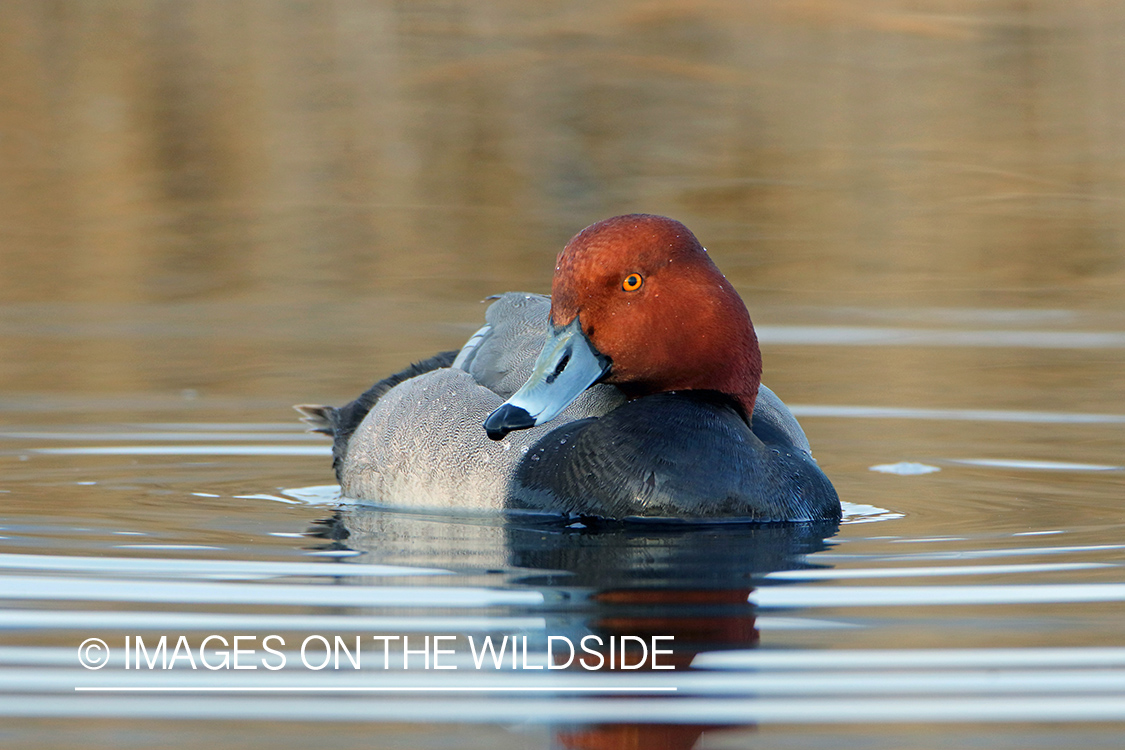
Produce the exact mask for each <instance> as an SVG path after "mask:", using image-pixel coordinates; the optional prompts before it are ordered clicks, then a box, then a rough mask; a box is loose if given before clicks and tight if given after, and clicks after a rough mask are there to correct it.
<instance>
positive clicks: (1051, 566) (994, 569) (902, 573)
mask: <svg viewBox="0 0 1125 750" xmlns="http://www.w3.org/2000/svg"><path fill="white" fill-rule="evenodd" d="M1112 567H1115V565H1114V564H1113V563H1092V562H1091V563H1077V562H1076V563H1030V564H1027V565H953V566H947V567H937V566H929V567H901V568H806V569H798V570H776V571H774V572H772V573H767V574H766V575H765V577H766V578H769V579H773V580H796V581H828V580H848V579H853V578H914V577H923V578H929V577H934V576H983V575H1011V574H1014V573H1049V572H1058V571H1069V570H1092V569H1095V568H1112Z"/></svg>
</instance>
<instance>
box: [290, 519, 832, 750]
mask: <svg viewBox="0 0 1125 750" xmlns="http://www.w3.org/2000/svg"><path fill="white" fill-rule="evenodd" d="M837 529H838V524H837V523H836V522H832V521H825V522H818V523H806V524H801V523H797V524H794V523H789V524H769V525H720V526H694V527H693V526H682V527H679V528H672V527H660V528H652V527H644V526H636V525H623V524H616V525H612V526H608V527H602V528H575V527H574V526H563V525H562V524H561V523H558V524H546V523H529V522H527V521H526V520H524V519H518V518H517V519H508V520H500V519H488V520H486V519H464V518H462V519H455V518H442V517H434V516H420V515H414V514H409V513H402V512H397V511H384V510H374V509H366V508H363V507H359V506H354V507H347V508H341V509H340V510H338V511H337V512H336V514H335V515H333V516H332V517H331V518H329V519H326V520H324V521H323V522H321V523H320V524H318V527H317V529H316V530H315V531H313V532H311V533H312V534H313V535H315V536H317V537H319V538H321V539H324V540H326V543H325V544H322V545H319V548H320V549H338V550H354V551H361V552H364V553H366V554H364V556H363V557H362V559H363V560H364V562H371V563H383V564H396V565H412V566H418V567H431V568H432V567H438V568H444V569H449V570H453V571H455V572H456V573H457V574H459V575H462V576H464V577H465V580H467V581H471V582H472V583H471V584H470V585H482V584H483V585H488V586H502V587H505V588H510V589H514V590H528V589H531V590H538V591H541V592H542V593H543V595H544V598H545V601H546V602H547V603H548V606H547V608H546V610H545V611H544V610H539V609H535V610H533V612H534V614H536V615H540V616H543V617H545V619H546V632H545V634H543V635H542V636H540V640H541V641H545V639H546V636H547V635H548V634H549V635H560V636H565V637H566V638H567V639H568V640H569V641H570V642H571V643H574V644H576V645H577V644H578V643H579V642H580V641H581V640H582V638H583V637H584V636H588V635H595V636H598V637H599V638H600V639H601V643H602V644H604V646H602V647H601V648H600V649H599V648H597V647H596V646H595V645H590V644H596V641H594V640H593V639H588V640H587V644H588V645H589V648H591V649H592V650H595V651H599V652H600V653H601V655H602V656H603V657H604V662H603V664H602V666H601V668H602V670H610V669H613V668H615V667H616V668H620V662H621V658H622V654H621V653H620V652H619V651H616V652H615V654H614V660H613V662H611V661H610V658H609V657H610V654H609V645H608V644H609V643H610V639H611V638H612V639H614V641H615V642H616V643H618V644H619V643H621V636H635V637H638V638H640V639H643V641H644V642H645V643H651V642H652V641H651V637H652V636H673V638H674V640H672V641H663V642H661V644H660V648H662V649H665V648H670V649H671V650H672V652H673V653H672V654H671V655H662V656H661V657H660V661H659V663H660V664H662V665H664V664H670V665H673V666H674V667H675V670H677V671H683V670H688V669H691V666H690V665H691V663H692V660H693V659H694V657H695V655H696V654H698V653H700V652H704V651H719V650H730V649H747V648H754V647H756V646H757V645H758V642H759V639H760V634H759V631H758V628H757V625H756V612H755V609H754V606H753V605H752V604H751V603H750V602H749V595H750V593H751V592H752V591H753V590H754V587H755V585H756V580H757V579H760V578H761V577H763V576H765V575H766V574H768V573H771V572H773V571H780V570H794V569H801V568H810V567H814V566H813V565H811V564H810V563H809V562H807V560H806V556H807V555H809V554H811V553H813V552H817V551H819V550H823V549H825V548H826V547H827V543H826V540H827V539H828V538H829V537H831V536H832V535H834V534H835V533H836V531H837ZM513 614H518V615H527V614H528V612H527V610H526V609H524V608H521V609H520V611H519V612H515V613H513ZM529 640H534V638H533V637H531V636H529ZM626 640H627V649H626V651H625V654H624V658H625V663H626V664H630V665H632V664H636V663H638V662H639V661H641V658H642V655H641V654H640V653H639V651H635V650H632V649H633V648H638V649H639V646H634V645H633V644H636V643H637V641H635V640H634V639H626ZM539 645H540V647H541V648H545V645H546V644H545V642H542V643H540V644H539ZM566 656H567V654H566V653H565V651H564V652H563V653H562V654H558V653H556V654H555V659H556V663H561V661H565V657H566ZM560 660H561V661H560ZM597 661H598V659H597V658H596V657H594V656H592V655H587V664H591V663H596V662H597ZM651 665H652V659H651V658H649V659H648V660H647V661H646V663H645V666H644V667H643V668H642V669H640V670H637V671H631V672H629V674H633V675H637V676H638V677H639V678H640V676H641V673H642V672H644V671H647V670H650V669H651ZM569 669H572V670H573V669H577V670H579V671H582V672H587V671H588V669H587V668H586V667H579V665H578V664H577V660H575V662H574V663H572V664H571V665H570V667H569ZM655 674H660V675H665V676H666V675H674V674H676V672H675V671H670V670H669V671H660V672H656V673H655ZM642 679H643V678H642ZM603 700H607V701H608V700H617V699H616V698H612V697H610V698H604V699H603ZM669 700H675V698H669ZM720 728H724V727H717V726H708V725H703V724H652V723H645V722H635V723H632V722H619V723H613V724H582V723H581V722H580V721H576V722H575V723H574V724H572V725H566V726H561V725H559V726H555V727H554V728H553V730H552V731H553V737H554V742H555V744H556V746H557V747H561V748H581V749H583V750H588V749H593V748H638V749H639V748H655V749H657V750H660V749H662V748H663V749H667V750H671V749H672V748H684V749H686V748H690V747H692V746H693V745H694V744H695V743H696V742H697V741H698V740H699V738H700V737H701V736H702V734H703V733H704V732H705V731H708V730H713V729H720ZM725 728H730V727H725ZM743 728H745V727H743Z"/></svg>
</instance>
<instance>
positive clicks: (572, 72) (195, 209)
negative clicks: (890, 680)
mask: <svg viewBox="0 0 1125 750" xmlns="http://www.w3.org/2000/svg"><path fill="white" fill-rule="evenodd" d="M1123 71H1125V4H1122V3H1119V2H1114V1H1113V0H1100V1H1099V0H1089V1H1085V0H1079V1H1076V2H1071V1H1067V0H1018V1H1017V0H1011V1H1010V2H989V3H980V2H971V1H969V0H930V1H924V0H922V1H913V2H910V1H907V0H897V1H896V0H864V1H860V0H857V1H855V2H829V1H827V0H761V1H759V2H742V1H736V0H715V1H713V2H584V3H583V2H576V3H558V2H548V3H534V4H527V3H523V2H508V1H507V0H491V1H490V2H471V1H468V0H466V1H464V2H459V1H457V0H433V1H428V0H420V1H418V2H380V1H378V0H338V1H334V2H329V1H327V0H309V1H308V2H251V1H249V0H246V1H232V2H220V1H219V0H210V1H199V0H134V1H132V2H127V1H124V0H90V1H88V2H83V1H82V0H67V1H62V2H42V1H41V0H6V2H4V4H3V7H2V9H0V345H2V346H3V350H4V351H5V352H6V354H5V355H4V357H3V359H4V361H3V363H2V364H0V389H2V390H3V391H5V392H7V393H12V392H17V393H25V394H32V393H48V394H50V393H53V392H59V391H71V392H73V391H78V392H112V393H134V392H150V391H159V392H164V391H169V392H174V391H176V389H199V390H200V392H203V393H214V392H221V393H234V394H241V395H245V394H248V393H265V394H268V395H270V396H271V397H276V398H278V399H284V398H294V399H296V400H301V399H302V397H305V398H307V397H308V395H309V394H308V392H309V391H310V390H313V391H320V392H324V391H328V392H329V393H330V394H336V393H348V392H351V391H352V390H354V387H355V384H357V383H360V382H361V381H363V380H366V379H368V378H369V377H373V376H375V375H378V374H380V370H383V369H387V368H392V367H395V366H397V365H398V364H399V363H400V362H402V361H403V360H404V359H407V358H410V357H419V356H425V355H427V354H429V353H431V352H432V351H433V350H434V349H437V348H443V347H449V346H455V345H457V343H458V342H459V340H463V338H464V335H465V333H466V332H467V331H471V330H472V329H474V328H475V327H476V325H478V321H479V319H480V315H481V311H480V307H479V305H478V304H477V300H479V299H481V298H482V297H484V296H485V295H487V294H491V293H495V292H498V291H503V290H506V289H516V288H522V289H528V290H531V291H545V290H546V289H547V288H548V285H549V279H550V274H551V271H552V269H553V259H554V255H555V253H556V252H557V250H558V249H559V248H560V247H561V245H562V243H563V242H565V240H566V239H567V238H568V237H569V236H571V235H572V234H574V233H575V232H576V231H578V230H579V229H581V228H582V227H584V226H586V225H587V224H589V223H591V222H593V221H595V220H598V219H601V218H604V217H606V216H609V215H612V214H616V213H622V212H627V211H635V210H640V211H650V212H656V213H665V214H668V215H671V216H674V217H676V218H679V219H681V220H682V221H684V222H685V223H687V224H688V226H690V227H691V228H692V229H693V230H694V231H695V232H696V234H697V235H698V236H699V237H700V238H701V240H702V241H703V242H704V244H705V245H707V246H708V247H709V248H710V249H711V251H712V253H713V255H714V257H715V259H716V261H717V262H718V263H719V265H720V267H721V268H723V270H724V271H725V272H726V273H727V274H728V275H729V276H730V277H731V279H732V280H733V281H734V282H735V284H736V286H737V287H738V288H739V290H740V291H741V292H742V293H743V295H744V296H745V297H746V298H747V301H748V304H749V306H750V309H751V312H752V313H753V314H754V315H755V319H756V320H757V321H758V322H762V321H763V320H764V321H765V322H766V323H767V324H768V323H770V322H771V321H772V322H782V323H784V322H791V321H793V320H797V321H798V322H800V321H802V320H805V319H806V318H809V319H811V320H812V321H813V322H822V320H824V319H826V320H828V321H829V322H832V321H834V320H836V319H838V317H839V316H840V315H843V314H844V313H839V312H838V311H839V310H845V311H851V313H848V314H854V313H855V310H856V309H865V310H876V311H879V310H881V311H883V312H882V313H880V314H881V315H883V317H882V318H879V323H880V324H887V323H888V321H892V322H893V321H894V320H896V319H897V320H901V319H905V320H907V322H910V320H909V316H908V315H906V311H910V310H916V309H920V308H924V309H926V310H931V311H932V310H937V311H939V312H940V311H942V310H962V309H969V310H979V309H981V308H985V309H993V308H995V309H1007V308H1014V309H1019V310H1029V309H1030V310H1043V311H1046V312H1045V313H1044V314H1045V315H1047V316H1048V317H1047V318H1044V320H1046V321H1047V322H1048V323H1050V322H1051V321H1052V320H1053V319H1052V318H1050V311H1053V310H1065V311H1069V312H1068V314H1073V313H1074V311H1087V312H1092V313H1097V315H1098V316H1100V317H1097V318H1091V319H1090V320H1089V321H1087V322H1086V323H1084V324H1083V325H1085V327H1087V328H1090V327H1094V328H1097V327H1099V326H1100V327H1105V326H1110V327H1112V326H1113V325H1115V324H1116V323H1115V321H1116V322H1117V323H1120V321H1121V316H1122V315H1125V302H1123V299H1122V290H1123V289H1125V202H1123V201H1125V76H1123V75H1122V72H1123ZM809 309H813V310H814V312H812V313H809V312H808V310H809ZM816 310H821V312H820V313H817V312H815V311H816ZM1106 316H1108V317H1106ZM933 317H934V316H933V315H931V316H930V318H933ZM936 317H937V318H939V319H940V318H941V315H940V314H938V315H937V316H936ZM923 318H926V316H925V315H924V316H923ZM930 318H926V320H923V321H922V322H923V323H927V321H929V323H932V322H933V321H932V320H930ZM939 322H940V320H939ZM1040 322H1042V321H1040ZM1033 323H1035V321H1033ZM927 324H928V323H927ZM947 354H948V352H939V354H938V355H937V356H938V357H940V358H944V357H946V356H947ZM768 356H769V353H768V352H767V357H768ZM786 356H789V359H788V360H787V359H785V357H786ZM803 356H805V355H804V353H803V352H799V351H794V352H793V353H792V354H791V355H786V354H784V353H779V354H775V355H774V357H775V359H774V360H773V361H774V362H775V363H776V367H777V368H781V369H784V368H786V367H788V368H790V369H791V370H800V369H803V367H804V365H805V364H807V363H805V362H804V361H803V360H801V359H800V358H801V357H803ZM881 356H882V355H881ZM886 356H887V357H888V363H889V364H888V365H887V367H888V369H893V368H894V367H895V366H896V363H897V366H899V367H900V369H901V367H913V368H917V367H918V365H919V363H918V362H917V361H916V360H915V355H914V354H912V353H911V352H910V351H902V350H900V351H896V352H893V353H892V352H887V353H886ZM904 358H905V359H904ZM1113 360H1114V363H1117V360H1118V357H1117V355H1116V354H1114V355H1113ZM941 361H944V359H942V360H941ZM935 364H936V363H935ZM848 367H849V363H848V362H843V361H841V362H840V363H838V368H839V369H838V372H839V373H840V376H841V377H844V376H846V375H851V376H853V377H856V378H860V379H862V380H864V383H863V385H864V386H865V387H866V386H867V385H869V383H870V373H866V374H865V373H863V372H854V373H848ZM920 369H921V370H922V371H926V370H929V369H932V368H930V367H928V366H927V367H922V368H920ZM970 369H971V366H970ZM1012 369H1018V367H1017V366H1016V365H1012ZM767 370H769V360H768V359H767ZM1106 378H1108V380H1106ZM1114 378H1116V380H1115V379H1114ZM318 379H319V381H320V382H316V381H317V380H318ZM1112 382H1117V383H1120V379H1119V378H1118V377H1117V376H1108V375H1107V374H1106V373H1102V374H1101V375H1099V376H1098V383H1096V384H1095V385H1096V387H1097V388H1105V387H1106V384H1107V383H1112ZM800 387H801V386H800V384H799V383H798V385H797V389H798V395H802V394H801V393H800ZM931 390H933V392H934V393H935V394H936V393H937V392H938V389H937V388H936V387H935V388H933V389H931ZM302 393H303V396H302ZM290 394H291V395H290ZM808 395H809V396H814V395H816V394H812V393H809V394H808ZM847 396H848V394H847V393H838V394H824V397H825V398H829V399H831V398H834V397H835V400H837V401H839V400H844V401H847V400H848V398H847ZM935 399H936V400H937V401H941V398H940V396H935ZM853 400H854V399H853ZM872 400H874V399H870V398H869V399H868V401H872ZM933 400H934V399H931V401H933ZM964 400H965V399H961V401H964ZM968 400H970V401H971V400H972V399H971V398H970V399H968Z"/></svg>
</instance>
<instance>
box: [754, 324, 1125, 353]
mask: <svg viewBox="0 0 1125 750" xmlns="http://www.w3.org/2000/svg"><path fill="white" fill-rule="evenodd" d="M756 331H757V334H758V341H759V343H762V344H787V345H797V346H967V347H986V348H995V347H1005V348H1007V347H1025V348H1029V349H1121V348H1125V333H1122V332H1120V331H1105V332H1102V331H1013V330H1005V329H992V330H987V329H986V330H975V331H965V330H954V329H943V328H891V327H875V326H801V325H763V326H757V327H756Z"/></svg>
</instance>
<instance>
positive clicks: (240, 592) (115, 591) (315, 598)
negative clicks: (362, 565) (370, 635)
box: [0, 576, 543, 608]
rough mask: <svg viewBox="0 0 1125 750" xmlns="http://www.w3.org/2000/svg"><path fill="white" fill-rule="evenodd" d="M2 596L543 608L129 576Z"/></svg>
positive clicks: (502, 594) (5, 581)
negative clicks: (139, 578)
mask: <svg viewBox="0 0 1125 750" xmlns="http://www.w3.org/2000/svg"><path fill="white" fill-rule="evenodd" d="M0 597H3V598H6V599H50V600H56V601H105V602H160V603H167V604H185V603H192V604H241V605H267V604H268V605H287V604H289V605H296V606H303V607H316V606H320V607H442V608H451V607H457V608H462V607H464V608H472V607H499V606H525V607H533V606H537V605H541V604H543V593H542V592H540V591H530V590H512V589H493V588H483V587H468V586H466V587H459V588H458V587H452V586H415V587H410V588H405V587H400V586H330V585H324V584H292V583H277V584H274V583H226V582H223V583H205V582H196V581H163V580H137V579H124V578H64V577H54V576H5V577H0Z"/></svg>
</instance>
